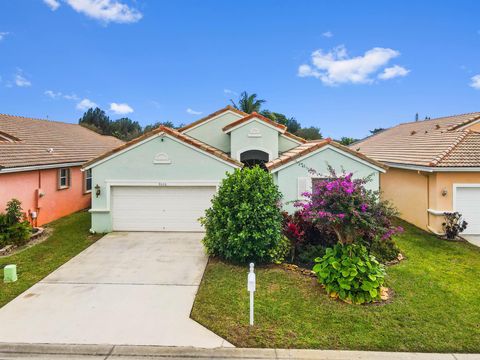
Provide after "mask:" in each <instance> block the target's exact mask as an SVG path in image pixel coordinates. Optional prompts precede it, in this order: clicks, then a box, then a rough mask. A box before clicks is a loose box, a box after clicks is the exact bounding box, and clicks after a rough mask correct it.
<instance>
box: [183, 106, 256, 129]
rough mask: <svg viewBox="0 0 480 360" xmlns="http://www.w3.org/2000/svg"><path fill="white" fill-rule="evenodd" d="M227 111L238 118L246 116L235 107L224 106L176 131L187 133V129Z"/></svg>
mask: <svg viewBox="0 0 480 360" xmlns="http://www.w3.org/2000/svg"><path fill="white" fill-rule="evenodd" d="M227 111H231V112H234V113H236V114H237V115H240V116H242V117H243V116H247V115H248V114H247V113H245V112H243V111H241V110H239V109H237V108H235V107H233V106H231V105H227V106H225V107H224V108H221V109H219V110H217V111H215V112H213V113H211V114H208V115H207V116H204V117H203V118H201V119H198V120H196V121H194V122H192V123H190V124H188V125H185V126H183V127H181V128H180V129H178V131H180V132H184V131H187V130H189V129H191V128H193V127H196V126H198V125H201V124H203V123H204V122H207V121H208V120H210V119H212V118H214V117H216V116H218V115H221V114H223V113H225V112H227Z"/></svg>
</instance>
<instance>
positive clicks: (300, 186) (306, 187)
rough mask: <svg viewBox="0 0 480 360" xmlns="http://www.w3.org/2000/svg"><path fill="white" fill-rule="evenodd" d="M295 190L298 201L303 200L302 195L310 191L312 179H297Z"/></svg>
mask: <svg viewBox="0 0 480 360" xmlns="http://www.w3.org/2000/svg"><path fill="white" fill-rule="evenodd" d="M297 190H298V192H297V196H298V199H299V200H300V199H305V196H303V195H302V194H303V193H304V192H311V191H312V179H311V178H309V177H299V178H298V179H297Z"/></svg>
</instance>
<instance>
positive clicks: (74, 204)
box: [0, 114, 123, 226]
mask: <svg viewBox="0 0 480 360" xmlns="http://www.w3.org/2000/svg"><path fill="white" fill-rule="evenodd" d="M121 144H123V142H122V141H121V140H118V139H116V138H114V137H111V136H103V135H99V134H97V133H95V132H94V131H91V130H88V129H86V128H84V127H82V126H80V125H76V124H67V123H62V122H56V121H49V120H39V119H31V118H25V117H21V116H12V115H2V114H0V212H3V211H4V209H5V205H6V204H7V202H8V201H9V200H11V199H12V198H16V199H18V200H20V201H21V202H22V208H23V211H24V212H25V213H26V215H27V218H28V220H29V221H30V222H31V223H32V224H34V225H38V226H40V225H42V224H45V223H48V222H50V221H52V220H55V219H58V218H60V217H62V216H65V215H68V214H71V213H72V212H75V211H78V210H81V209H85V208H87V207H89V206H90V193H91V191H92V187H93V186H94V184H92V180H91V173H90V172H89V171H86V172H82V171H80V168H81V166H82V164H84V163H85V162H86V161H88V160H90V159H92V158H94V157H96V156H98V155H100V154H102V153H104V152H106V151H109V150H111V149H113V148H115V147H117V146H119V145H121Z"/></svg>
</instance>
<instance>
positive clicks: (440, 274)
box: [192, 222, 480, 353]
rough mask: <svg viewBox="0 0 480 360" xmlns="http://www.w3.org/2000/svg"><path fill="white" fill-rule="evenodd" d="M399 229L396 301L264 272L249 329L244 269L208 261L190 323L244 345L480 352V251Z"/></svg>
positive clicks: (271, 269) (391, 273)
mask: <svg viewBox="0 0 480 360" xmlns="http://www.w3.org/2000/svg"><path fill="white" fill-rule="evenodd" d="M400 225H402V226H403V227H404V228H405V232H404V233H403V234H401V235H398V236H397V237H396V239H397V243H398V245H399V246H400V248H401V249H402V253H403V254H404V255H405V256H406V260H404V261H402V262H401V263H400V264H398V265H395V266H391V267H389V268H388V269H387V277H386V282H387V286H388V287H390V288H392V289H393V290H394V292H395V295H394V297H393V299H392V302H391V303H388V304H383V305H366V306H365V305H348V304H346V303H343V302H339V301H335V300H331V299H329V298H328V296H327V295H326V293H325V291H324V290H322V289H321V288H320V286H319V285H318V284H317V283H316V280H315V279H312V278H308V277H306V276H303V275H300V274H297V273H293V272H288V271H286V270H283V269H282V268H280V267H278V266H267V267H261V268H257V270H256V272H257V292H256V294H255V301H256V303H255V310H256V312H255V321H256V325H255V326H254V327H253V328H251V329H250V328H249V326H248V293H247V291H246V275H247V272H248V269H247V267H246V266H244V267H239V266H235V265H229V264H226V263H224V262H220V261H217V260H211V261H210V263H209V265H208V267H207V269H206V272H205V275H204V278H203V281H202V284H201V286H200V289H199V291H198V295H197V298H196V300H195V304H194V307H193V310H192V318H193V319H195V320H196V321H198V322H199V323H201V324H202V325H204V326H206V327H207V328H209V329H211V330H212V331H214V332H215V333H217V334H218V335H220V336H222V337H224V338H225V339H226V340H228V341H229V342H231V343H233V344H234V345H236V346H240V347H276V348H321V349H351V350H354V349H355V350H388V351H419V352H477V353H478V352H480V310H479V309H480V249H479V248H477V247H475V246H473V245H470V244H468V243H457V242H446V241H441V240H439V239H437V238H436V237H434V236H432V235H430V234H428V233H426V232H424V231H422V230H420V229H418V228H416V227H414V226H412V225H409V224H407V223H404V222H402V223H401V224H400Z"/></svg>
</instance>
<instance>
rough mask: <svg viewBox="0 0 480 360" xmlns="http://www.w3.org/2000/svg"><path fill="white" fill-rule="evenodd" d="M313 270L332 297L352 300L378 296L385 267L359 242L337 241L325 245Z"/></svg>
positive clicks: (369, 298) (365, 300) (359, 301)
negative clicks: (329, 246) (345, 242)
mask: <svg viewBox="0 0 480 360" xmlns="http://www.w3.org/2000/svg"><path fill="white" fill-rule="evenodd" d="M315 262H316V263H317V264H316V265H315V266H314V267H313V271H314V272H315V273H316V275H317V277H318V281H319V282H320V283H321V284H323V285H325V289H326V291H327V292H328V293H329V294H330V295H331V296H332V297H338V298H340V299H341V300H344V301H347V302H351V303H354V304H363V303H368V302H372V301H374V300H379V299H380V298H381V293H380V288H381V286H382V285H383V282H384V277H385V270H384V268H383V265H381V264H380V263H379V262H378V261H377V260H376V259H375V257H373V256H372V255H369V253H368V250H367V249H366V247H365V246H363V245H360V244H346V245H344V244H341V243H339V244H337V245H335V246H334V247H333V248H328V249H327V250H326V253H325V255H324V256H323V257H322V258H317V259H315Z"/></svg>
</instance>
